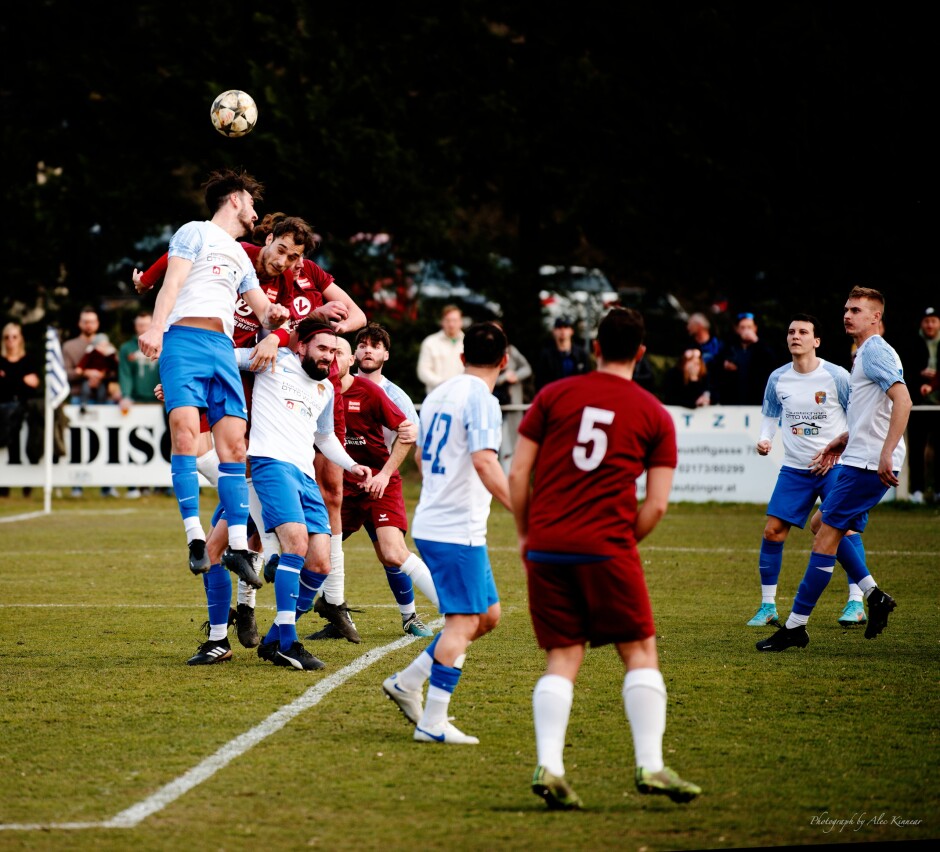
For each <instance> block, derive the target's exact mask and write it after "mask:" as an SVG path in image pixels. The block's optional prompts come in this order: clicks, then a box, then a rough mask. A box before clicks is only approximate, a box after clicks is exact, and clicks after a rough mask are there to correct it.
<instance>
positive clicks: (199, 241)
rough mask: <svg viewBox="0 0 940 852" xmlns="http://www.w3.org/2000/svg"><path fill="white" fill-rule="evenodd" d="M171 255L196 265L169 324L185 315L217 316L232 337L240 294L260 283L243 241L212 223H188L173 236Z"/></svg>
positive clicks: (174, 307)
mask: <svg viewBox="0 0 940 852" xmlns="http://www.w3.org/2000/svg"><path fill="white" fill-rule="evenodd" d="M168 255H169V257H181V258H183V259H184V260H189V261H191V262H192V264H193V266H192V269H190V271H189V275H187V276H186V280H185V281H184V282H183V286H182V287H180V291H179V294H178V295H177V297H176V304H174V305H173V310H172V311H171V313H170V316H169V317H168V318H167V327H169V326H171V325H173V323H175V322H178V321H179V320H181V319H185V318H186V317H216V318H217V319H220V320H221V321H222V328H223V329H224V330H225V333H226V334H227V335H228V336H229V337H232V335H233V334H234V333H235V304H236V302H237V301H238V296H239V295H241V294H242V293H244V292H246V291H247V290H252V289H254V288H256V287H259V286H260V285H259V284H258V274H257V273H256V272H255V267H254V264H253V263H252V262H251V260H250V259H249V257H248V255H247V254H246V253H245V249H244V248H242V246H241V243H239V242H238V241H237V240H233V239H232V238H231V237H230V236H229V234H228V233H227V232H226V231H223V230H222V229H221V228H220V227H219V226H218V225H216V224H214V223H212V222H189V223H188V224H186V225H183V227H182V228H180V229H179V230H178V231H177V232H176V233H175V234H174V235H173V237H172V239H171V240H170V249H169V252H168Z"/></svg>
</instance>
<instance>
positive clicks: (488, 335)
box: [463, 322, 509, 367]
mask: <svg viewBox="0 0 940 852" xmlns="http://www.w3.org/2000/svg"><path fill="white" fill-rule="evenodd" d="M508 346H509V341H508V340H507V339H506V333H505V332H504V331H503V330H502V329H501V328H500V327H499V326H498V325H496V323H493V322H478V323H474V324H473V325H471V326H470V328H468V329H467V330H466V332H465V333H464V336H463V361H464V364H466V365H467V366H468V367H501V366H502V364H503V361H504V360H505V358H506V349H507V347H508Z"/></svg>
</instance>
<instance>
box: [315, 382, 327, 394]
mask: <svg viewBox="0 0 940 852" xmlns="http://www.w3.org/2000/svg"><path fill="white" fill-rule="evenodd" d="M317 393H319V394H323V393H326V387H325V386H324V385H322V384H317Z"/></svg>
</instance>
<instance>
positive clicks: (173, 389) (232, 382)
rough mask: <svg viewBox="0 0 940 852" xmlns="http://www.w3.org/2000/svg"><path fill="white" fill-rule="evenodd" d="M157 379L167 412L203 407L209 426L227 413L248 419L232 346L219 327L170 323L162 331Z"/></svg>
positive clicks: (239, 372) (227, 414)
mask: <svg viewBox="0 0 940 852" xmlns="http://www.w3.org/2000/svg"><path fill="white" fill-rule="evenodd" d="M160 381H161V382H162V384H163V400H164V405H165V407H166V410H167V411H168V412H170V411H172V410H173V409H174V408H183V407H185V406H193V407H194V408H202V409H205V410H206V412H207V414H208V417H209V425H210V426H214V425H215V424H216V423H218V422H219V421H220V420H221V419H222V418H223V417H226V416H228V417H240V418H241V419H242V420H247V419H248V409H247V407H246V406H245V391H244V390H243V389H242V378H241V371H240V370H239V369H238V363H237V362H236V360H235V348H234V346H233V345H232V340H231V338H230V337H228V336H227V335H225V334H222V333H221V332H219V331H209V330H207V329H204V328H191V327H190V326H187V325H171V326H170V327H169V328H168V329H167V330H166V332H165V333H164V335H163V351H162V352H161V353H160Z"/></svg>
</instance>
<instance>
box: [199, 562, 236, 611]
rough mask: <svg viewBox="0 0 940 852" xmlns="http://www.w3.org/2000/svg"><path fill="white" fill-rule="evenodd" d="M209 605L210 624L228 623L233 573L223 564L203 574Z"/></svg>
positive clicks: (214, 566)
mask: <svg viewBox="0 0 940 852" xmlns="http://www.w3.org/2000/svg"><path fill="white" fill-rule="evenodd" d="M202 584H203V586H205V589H206V603H207V604H208V605H209V624H210V625H211V624H228V613H229V609H231V606H232V574H231V572H229V571H227V570H226V569H225V568H223V567H222V566H221V565H213V566H212V567H211V568H209V570H208V571H207V572H206V573H205V574H203V575H202Z"/></svg>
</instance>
